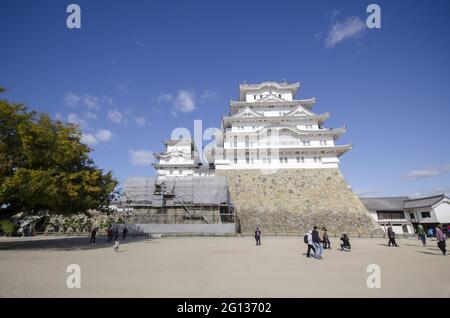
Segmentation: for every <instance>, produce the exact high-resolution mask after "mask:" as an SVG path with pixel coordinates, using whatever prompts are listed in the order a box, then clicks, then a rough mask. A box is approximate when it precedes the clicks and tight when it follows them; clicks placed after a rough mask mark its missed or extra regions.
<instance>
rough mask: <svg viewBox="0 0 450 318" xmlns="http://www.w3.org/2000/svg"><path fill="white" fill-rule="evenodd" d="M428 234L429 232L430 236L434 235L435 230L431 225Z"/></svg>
mask: <svg viewBox="0 0 450 318" xmlns="http://www.w3.org/2000/svg"><path fill="white" fill-rule="evenodd" d="M427 234H428V237H434V232H433V228H432V227H430V228H429V229H428V232H427Z"/></svg>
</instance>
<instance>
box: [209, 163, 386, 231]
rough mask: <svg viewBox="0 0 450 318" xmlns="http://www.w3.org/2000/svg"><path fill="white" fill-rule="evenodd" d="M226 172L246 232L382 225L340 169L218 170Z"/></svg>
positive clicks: (366, 228)
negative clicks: (374, 218)
mask: <svg viewBox="0 0 450 318" xmlns="http://www.w3.org/2000/svg"><path fill="white" fill-rule="evenodd" d="M216 175H223V176H226V177H227V179H228V185H229V190H230V194H231V199H232V202H233V204H234V206H235V212H236V216H237V218H238V219H239V223H240V228H241V232H242V233H248V232H253V231H254V229H255V227H256V226H257V225H259V226H260V228H261V231H262V232H263V233H266V234H268V233H283V232H298V233H299V234H302V233H305V231H307V230H309V229H312V227H313V226H314V225H317V226H319V227H322V226H326V227H327V229H328V231H329V233H331V234H334V233H336V234H340V233H344V232H345V233H349V234H372V233H378V232H379V231H381V229H380V228H379V227H378V225H377V224H376V222H375V221H374V220H373V218H372V217H371V216H370V214H369V211H367V209H366V208H365V206H364V205H363V204H362V202H361V201H360V200H359V198H358V197H357V196H356V195H355V193H353V192H352V191H351V190H350V188H349V187H348V185H347V183H346V182H345V180H344V177H343V176H342V174H341V173H340V172H339V170H338V169H284V170H276V171H275V170H274V171H264V170H256V169H255V170H219V171H217V170H216Z"/></svg>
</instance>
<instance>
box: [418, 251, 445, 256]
mask: <svg viewBox="0 0 450 318" xmlns="http://www.w3.org/2000/svg"><path fill="white" fill-rule="evenodd" d="M417 253H422V254H428V255H435V256H442V253H441V254H437V253H431V252H424V251H417Z"/></svg>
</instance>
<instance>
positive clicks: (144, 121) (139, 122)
mask: <svg viewBox="0 0 450 318" xmlns="http://www.w3.org/2000/svg"><path fill="white" fill-rule="evenodd" d="M134 122H135V123H136V125H138V126H144V125H145V124H147V119H146V118H145V117H144V116H142V117H140V116H135V117H134Z"/></svg>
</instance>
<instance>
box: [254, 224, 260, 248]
mask: <svg viewBox="0 0 450 318" xmlns="http://www.w3.org/2000/svg"><path fill="white" fill-rule="evenodd" d="M255 240H256V246H258V245H261V230H260V229H259V227H256V230H255Z"/></svg>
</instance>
